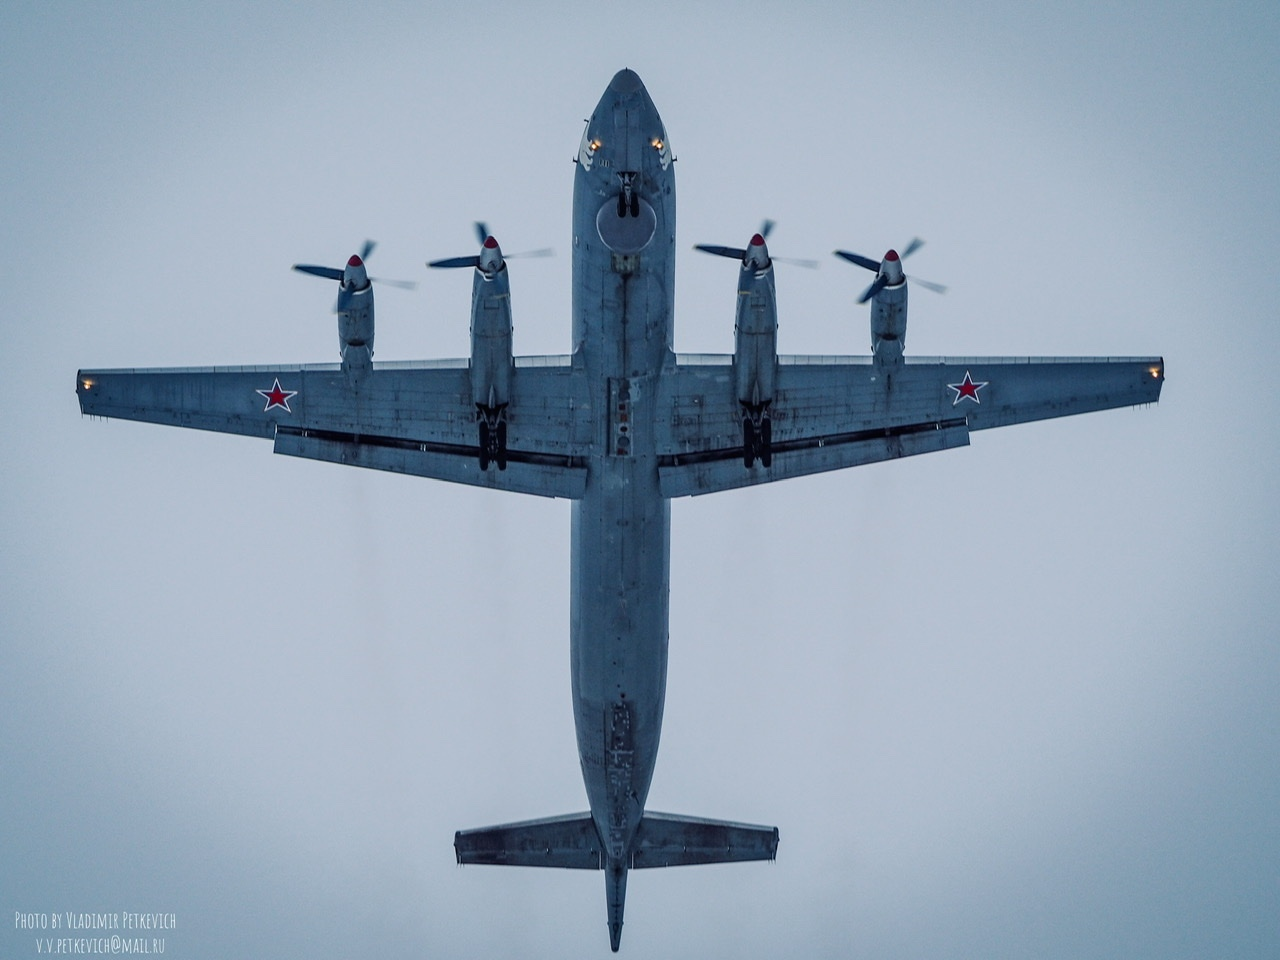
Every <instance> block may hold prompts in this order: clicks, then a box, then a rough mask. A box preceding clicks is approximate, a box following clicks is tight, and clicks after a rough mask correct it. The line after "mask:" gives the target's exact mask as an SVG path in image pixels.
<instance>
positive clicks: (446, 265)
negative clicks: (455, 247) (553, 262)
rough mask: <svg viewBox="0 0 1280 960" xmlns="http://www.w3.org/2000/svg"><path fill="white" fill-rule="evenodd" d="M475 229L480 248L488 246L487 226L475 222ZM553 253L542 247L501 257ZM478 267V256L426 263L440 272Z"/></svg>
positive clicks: (548, 255)
mask: <svg viewBox="0 0 1280 960" xmlns="http://www.w3.org/2000/svg"><path fill="white" fill-rule="evenodd" d="M475 228H476V239H477V240H479V242H480V246H482V247H485V246H488V244H489V240H490V238H492V237H493V234H491V233H490V232H489V225H488V224H487V223H485V222H484V221H483V220H477V221H476V222H475ZM494 246H497V241H496V240H495V241H494ZM554 253H555V251H554V250H552V249H551V248H550V247H543V248H542V249H541V250H522V251H521V252H520V253H504V254H503V255H502V259H504V260H511V259H513V258H514V259H517V260H518V259H522V258H523V259H529V258H532V257H550V256H552V255H554ZM479 265H480V257H479V255H476V256H471V257H446V258H444V259H443V260H428V261H427V266H428V267H435V268H436V269H440V270H452V269H455V268H457V267H478V266H479Z"/></svg>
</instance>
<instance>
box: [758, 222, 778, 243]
mask: <svg viewBox="0 0 1280 960" xmlns="http://www.w3.org/2000/svg"><path fill="white" fill-rule="evenodd" d="M775 226H777V221H775V220H761V221H760V236H762V237H764V238H765V239H766V240H768V239H769V234H770V233H772V232H773V228H774V227H775Z"/></svg>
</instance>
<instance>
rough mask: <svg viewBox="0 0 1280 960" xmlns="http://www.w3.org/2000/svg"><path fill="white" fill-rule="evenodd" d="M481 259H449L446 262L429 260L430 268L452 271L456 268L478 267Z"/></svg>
mask: <svg viewBox="0 0 1280 960" xmlns="http://www.w3.org/2000/svg"><path fill="white" fill-rule="evenodd" d="M479 265H480V258H479V257H478V256H476V257H448V258H446V259H444V260H428V261H427V266H428V267H435V268H437V269H441V270H452V269H453V268H455V267H478V266H479Z"/></svg>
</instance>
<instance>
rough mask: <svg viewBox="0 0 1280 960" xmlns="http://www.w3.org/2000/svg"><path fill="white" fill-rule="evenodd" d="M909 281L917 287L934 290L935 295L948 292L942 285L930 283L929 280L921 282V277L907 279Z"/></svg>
mask: <svg viewBox="0 0 1280 960" xmlns="http://www.w3.org/2000/svg"><path fill="white" fill-rule="evenodd" d="M907 279H908V280H910V281H911V282H912V283H914V284H916V285H917V286H921V287H924V288H925V289H926V290H932V291H933V292H934V293H946V292H947V288H946V287H945V286H943V285H942V284H941V283H930V282H929V281H928V280H921V279H920V278H919V277H907Z"/></svg>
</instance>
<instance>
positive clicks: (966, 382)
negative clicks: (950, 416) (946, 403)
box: [947, 370, 991, 407]
mask: <svg viewBox="0 0 1280 960" xmlns="http://www.w3.org/2000/svg"><path fill="white" fill-rule="evenodd" d="M990 382H991V381H990V380H982V381H980V382H978V383H975V382H974V380H973V377H971V376H969V371H968V370H966V371H965V372H964V379H963V380H961V381H960V382H959V383H948V384H947V389H948V390H954V391H955V392H956V396H955V399H954V400H952V401H951V405H952V406H953V407H954V406H955V405H956V404H957V403H959V402H960V401H961V400H964V399H966V398H968V399H970V400H972V401H973V402H974V403H981V402H982V400H981V399H980V398H979V397H978V391H979V390H981V389H982V388H983V387H985V386H986V385H987V384H988V383H990Z"/></svg>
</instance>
